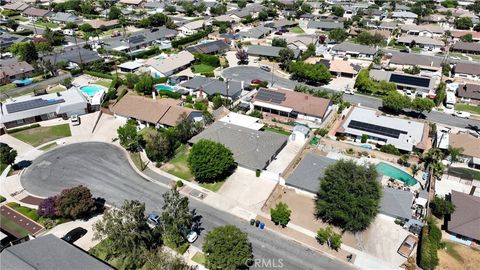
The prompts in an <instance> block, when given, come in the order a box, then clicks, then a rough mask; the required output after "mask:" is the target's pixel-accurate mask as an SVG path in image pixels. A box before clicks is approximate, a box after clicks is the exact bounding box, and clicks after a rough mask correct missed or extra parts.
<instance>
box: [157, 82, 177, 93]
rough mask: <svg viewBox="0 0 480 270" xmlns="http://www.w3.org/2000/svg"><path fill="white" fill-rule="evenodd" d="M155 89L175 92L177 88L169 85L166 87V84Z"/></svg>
mask: <svg viewBox="0 0 480 270" xmlns="http://www.w3.org/2000/svg"><path fill="white" fill-rule="evenodd" d="M155 89H157V91H170V92H175V88H173V87H171V86H168V85H164V84H157V85H155Z"/></svg>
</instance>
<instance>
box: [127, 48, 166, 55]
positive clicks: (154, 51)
mask: <svg viewBox="0 0 480 270" xmlns="http://www.w3.org/2000/svg"><path fill="white" fill-rule="evenodd" d="M159 53H160V49H159V48H158V47H155V48H152V49H149V50H145V51H142V52H137V53H133V54H132V56H133V57H136V58H148V57H150V56H152V55H156V54H159Z"/></svg>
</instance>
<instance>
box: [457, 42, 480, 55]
mask: <svg viewBox="0 0 480 270" xmlns="http://www.w3.org/2000/svg"><path fill="white" fill-rule="evenodd" d="M450 51H452V52H461V53H471V54H480V43H478V42H463V41H457V42H456V43H455V44H453V45H452V46H451V47H450Z"/></svg>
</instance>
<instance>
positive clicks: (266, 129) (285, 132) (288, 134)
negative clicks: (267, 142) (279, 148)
mask: <svg viewBox="0 0 480 270" xmlns="http://www.w3.org/2000/svg"><path fill="white" fill-rule="evenodd" d="M263 129H264V130H265V131H271V132H275V133H278V134H282V135H285V136H290V134H292V133H291V132H290V131H287V130H284V129H282V128H280V127H263Z"/></svg>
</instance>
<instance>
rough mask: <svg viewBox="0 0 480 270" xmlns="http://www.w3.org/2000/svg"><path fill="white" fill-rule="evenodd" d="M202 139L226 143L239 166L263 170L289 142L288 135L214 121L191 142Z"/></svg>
mask: <svg viewBox="0 0 480 270" xmlns="http://www.w3.org/2000/svg"><path fill="white" fill-rule="evenodd" d="M201 139H207V140H212V141H215V142H218V143H221V144H223V145H225V146H226V147H227V148H228V149H230V150H231V151H232V153H233V157H234V159H235V161H236V162H237V163H238V165H239V166H241V167H244V168H247V169H251V170H257V169H258V170H262V169H265V168H266V167H267V166H268V164H270V162H271V161H273V160H274V159H275V157H276V156H277V155H278V153H280V151H281V150H282V149H283V147H284V146H285V145H286V144H287V140H288V137H287V136H284V135H281V134H278V133H274V132H270V131H259V130H253V129H250V128H246V127H242V126H238V125H233V124H229V123H225V122H214V123H213V124H211V125H210V126H209V127H207V128H206V129H205V130H204V131H202V132H201V133H199V134H197V135H196V136H194V137H193V138H192V139H190V141H189V142H190V143H191V144H194V143H196V142H198V141H199V140H201Z"/></svg>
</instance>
